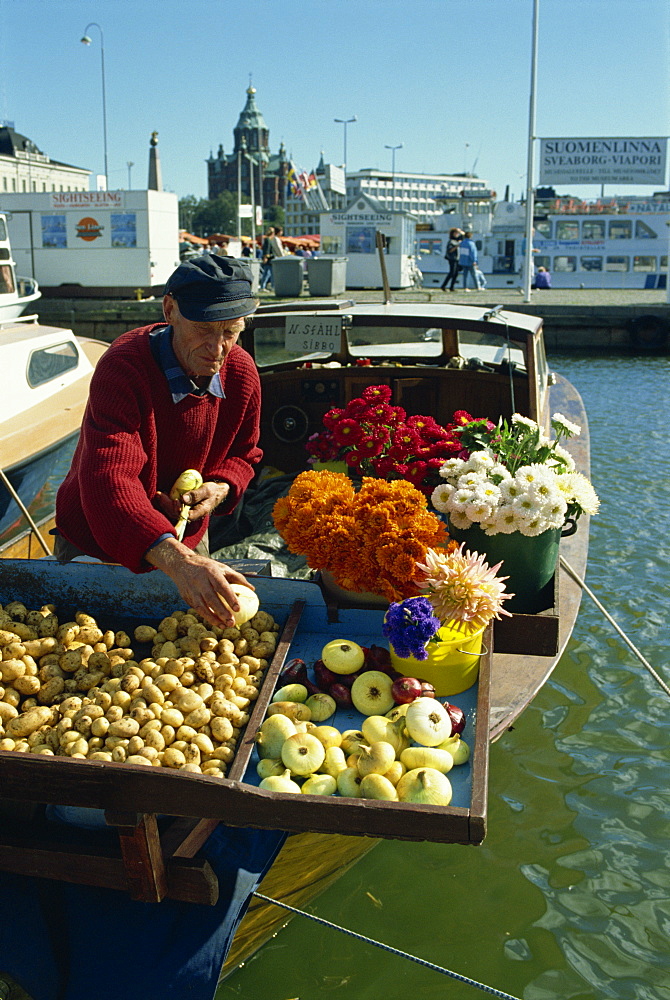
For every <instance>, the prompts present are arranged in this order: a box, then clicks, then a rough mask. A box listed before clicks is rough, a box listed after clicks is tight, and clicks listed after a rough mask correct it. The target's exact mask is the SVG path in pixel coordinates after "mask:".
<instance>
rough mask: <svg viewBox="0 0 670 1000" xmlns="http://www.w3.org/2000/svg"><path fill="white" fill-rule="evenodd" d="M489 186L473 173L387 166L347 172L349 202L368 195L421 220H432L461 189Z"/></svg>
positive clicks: (476, 189)
mask: <svg viewBox="0 0 670 1000" xmlns="http://www.w3.org/2000/svg"><path fill="white" fill-rule="evenodd" d="M465 189H467V190H468V191H470V192H475V191H478V190H482V191H484V190H487V189H488V184H487V182H486V181H483V180H479V178H477V177H472V176H470V175H469V174H467V175H466V174H409V173H404V172H400V171H396V173H395V174H392V173H390V172H389V171H387V170H372V169H370V168H366V169H365V170H357V171H356V172H355V173H350V174H347V202H351V201H353V199H354V198H356V197H357V196H358V195H359V194H365V195H368V196H369V197H370V198H374V199H375V201H377V202H379V204H380V205H381V206H382V207H383V208H384V209H385V210H386V211H392V210H395V211H399V212H411V213H412V215H414V216H416V219H417V222H420V223H421V222H432V221H433V220H434V219H435V218H437V217H439V216H440V215H441V214H442V212H443V209H444V205H443V201H444V200H445V199H449V200H451V199H453V198H454V197H460V196H461V192H462V191H463V190H465Z"/></svg>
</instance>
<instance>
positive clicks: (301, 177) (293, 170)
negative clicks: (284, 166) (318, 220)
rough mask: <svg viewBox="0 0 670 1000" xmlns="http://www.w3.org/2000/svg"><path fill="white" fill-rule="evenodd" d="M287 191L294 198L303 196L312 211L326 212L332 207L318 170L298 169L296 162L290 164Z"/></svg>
mask: <svg viewBox="0 0 670 1000" xmlns="http://www.w3.org/2000/svg"><path fill="white" fill-rule="evenodd" d="M286 193H287V195H290V196H292V197H293V198H302V200H303V201H304V203H305V206H306V207H307V209H308V210H309V211H310V212H325V211H328V209H329V208H330V206H329V204H328V201H327V200H326V197H325V195H324V193H323V190H322V188H321V185H320V184H319V180H318V178H317V176H316V172H315V171H314V170H312V171H311V172H310V173H308V172H307V171H306V170H303V169H298V168H297V167H296V166H295V164H294V163H290V164H289V171H288V174H287V189H286Z"/></svg>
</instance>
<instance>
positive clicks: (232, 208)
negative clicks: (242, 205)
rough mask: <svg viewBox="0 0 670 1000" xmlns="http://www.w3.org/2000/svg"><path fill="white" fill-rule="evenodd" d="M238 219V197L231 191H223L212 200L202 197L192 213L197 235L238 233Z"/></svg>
mask: <svg viewBox="0 0 670 1000" xmlns="http://www.w3.org/2000/svg"><path fill="white" fill-rule="evenodd" d="M190 197H192V196H190ZM194 201H195V199H194ZM236 220H237V198H236V196H235V195H234V194H233V193H232V192H231V191H223V192H222V193H221V194H220V195H218V196H217V197H216V198H214V199H213V200H212V201H209V200H208V199H207V198H201V199H200V201H198V202H196V204H195V207H194V208H193V215H192V223H191V225H192V232H193V234H194V235H195V236H207V235H208V234H209V233H231V234H232V233H236V232H237V221H236Z"/></svg>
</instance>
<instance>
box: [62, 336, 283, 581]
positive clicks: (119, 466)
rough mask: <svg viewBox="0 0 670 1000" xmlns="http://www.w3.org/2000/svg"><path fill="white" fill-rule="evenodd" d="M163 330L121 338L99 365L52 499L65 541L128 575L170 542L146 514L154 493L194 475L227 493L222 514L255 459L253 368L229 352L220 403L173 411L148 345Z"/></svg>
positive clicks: (152, 512) (188, 540)
mask: <svg viewBox="0 0 670 1000" xmlns="http://www.w3.org/2000/svg"><path fill="white" fill-rule="evenodd" d="M161 325H163V324H153V325H152V326H145V327H141V328H140V329H138V330H131V331H130V332H129V333H124V334H123V335H122V336H121V337H119V338H118V339H117V340H115V341H114V343H113V344H112V345H111V347H109V348H108V350H107V351H106V352H105V354H104V355H103V356H102V358H101V359H100V361H99V362H98V364H97V367H96V370H95V373H94V375H93V378H92V379H91V386H90V391H89V399H88V405H87V407H86V412H85V414H84V420H83V424H82V429H81V436H80V438H79V444H78V445H77V450H76V451H75V453H74V456H73V459H72V465H71V467H70V471H69V473H68V475H67V477H66V478H65V480H64V482H63V484H62V485H61V487H60V489H59V490H58V495H57V498H56V524H57V526H58V529H59V531H60V532H61V534H62V535H64V537H65V538H67V539H68V540H69V541H70V542H72V543H73V544H74V545H76V546H78V547H79V548H80V549H82V551H84V552H86V553H87V554H88V555H91V556H96V557H97V558H99V559H103V560H105V561H106V562H118V563H121V564H122V565H123V566H127V567H128V569H130V570H132V571H133V572H134V573H142V572H145V571H147V570H150V569H151V568H152V567H151V566H150V565H149V563H147V562H145V561H144V559H143V556H144V554H145V552H146V551H147V550H148V549H149V548H150V546H151V545H152V544H153V543H154V542H155V541H156V539H157V538H159V537H160V536H161V535H162V534H165V533H166V532H171V533H172V534H175V531H174V525H172V524H171V523H170V522H169V521H168V519H167V518H166V517H165V515H164V514H162V513H161V512H160V511H159V510H157V509H156V507H154V506H153V504H152V498H153V497H154V496H155V495H156V491H158V490H160V491H161V492H163V493H169V492H170V490H171V488H172V484H173V483H174V481H175V479H177V477H178V476H179V475H181V473H182V472H183V471H184V470H185V469H198V470H199V471H200V473H201V474H202V477H203V479H204V480H205V481H208V480H225V482H227V483H229V484H230V493H229V494H228V497H227V499H226V502H225V504H224V505H222V507H221V508H219V510H220V511H221V512H222V513H226V512H230V511H231V510H232V509H233V508H234V507H235V505H236V504H237V502H238V501H239V499H240V497H241V495H242V493H243V492H244V490H245V489H246V487H247V486H248V485H249V482H250V481H251V477H252V475H253V466H254V465H255V464H256V463H257V462H259V461H260V459H261V458H262V454H263V453H262V452H261V450H260V448H259V447H258V437H259V421H260V379H259V377H258V371H257V369H256V366H255V364H254V362H253V360H252V358H251V357H250V356H249V355H248V354H247V353H246V351H244V350H243V349H242V348H241V347H240V346H239V345H237V344H236V345H235V346H234V347H233V348H232V350H231V351H230V353H229V355H228V357H227V358H226V360H225V362H224V364H223V367H222V368H221V373H220V377H221V385H222V386H223V391H224V393H225V395H226V398H225V399H219V398H218V397H215V396H212V395H210V394H209V393H208V394H206V395H204V396H195V395H190V396H187V397H185V398H184V399H182V400H181V401H180V402H179V403H174V402H173V400H172V396H171V394H170V390H169V387H168V383H167V379H166V378H165V375H164V374H163V372H162V371H161V369H160V368H159V366H158V364H157V363H156V361H155V360H154V358H153V355H152V353H151V347H150V345H149V334H150V333H151V331H152V330H155V329H156V328H157V327H158V326H161ZM208 523H209V518H208V517H204V518H203V519H202V520H200V521H196V522H193V523H192V524H191V523H189V524H188V525H187V528H186V534H185V536H184V544H185V545H187V546H188V547H189V548H191V549H193V548H195V547H196V545H197V544H198V542H199V541H200V539H201V538H202V536H203V534H204V532H205V529H206V528H207V525H208Z"/></svg>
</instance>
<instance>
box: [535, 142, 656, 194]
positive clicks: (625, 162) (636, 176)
mask: <svg viewBox="0 0 670 1000" xmlns="http://www.w3.org/2000/svg"><path fill="white" fill-rule="evenodd" d="M540 144H541V145H540V184H665V173H666V154H667V145H668V140H667V137H665V136H663V137H660V138H659V137H657V138H652V139H638V138H631V139H625V138H618V139H541V140H540Z"/></svg>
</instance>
